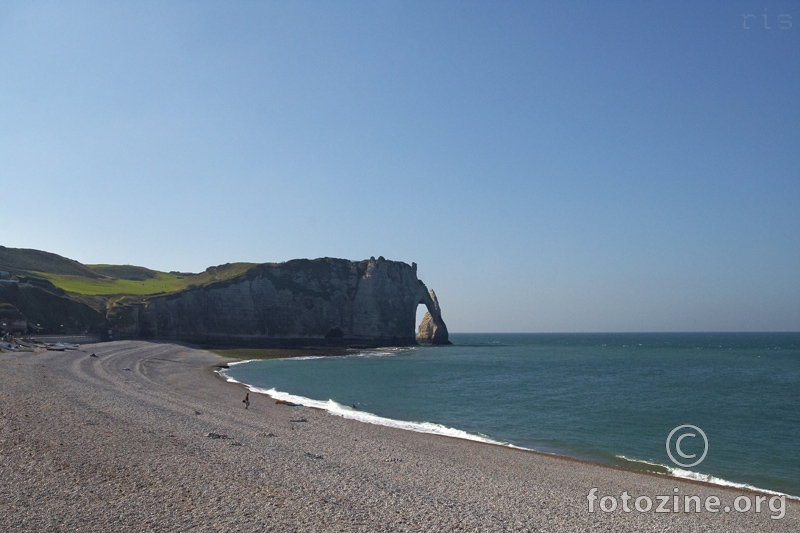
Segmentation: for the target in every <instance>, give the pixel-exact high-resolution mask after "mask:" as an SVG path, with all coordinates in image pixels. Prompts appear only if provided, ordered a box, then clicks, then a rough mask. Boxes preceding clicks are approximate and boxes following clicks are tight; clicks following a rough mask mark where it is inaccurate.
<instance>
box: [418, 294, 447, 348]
mask: <svg viewBox="0 0 800 533" xmlns="http://www.w3.org/2000/svg"><path fill="white" fill-rule="evenodd" d="M419 286H420V288H419V291H418V294H417V305H419V304H423V305H425V307H426V308H427V309H428V312H427V313H425V317H423V319H422V322H420V323H419V333H417V342H418V343H419V344H452V343H451V342H450V339H449V335H448V333H447V326H446V325H445V323H444V320H442V310H441V308H440V307H439V300H438V299H437V298H436V293H435V292H433V289H431V290H430V292H429V291H428V288H427V287H425V284H424V283H422V282H421V281H420V282H419Z"/></svg>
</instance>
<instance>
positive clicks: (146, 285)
mask: <svg viewBox="0 0 800 533" xmlns="http://www.w3.org/2000/svg"><path fill="white" fill-rule="evenodd" d="M253 266H255V265H254V263H231V264H226V265H221V266H218V267H211V268H209V269H208V270H206V271H205V272H201V273H200V274H189V275H187V274H179V273H169V272H157V271H154V270H149V272H151V273H152V275H151V276H150V277H147V278H143V277H139V278H138V279H136V278H134V279H130V277H131V276H130V274H128V276H129V277H128V279H126V278H117V277H102V278H87V277H83V276H70V275H63V274H52V273H49V272H33V274H35V275H37V276H40V277H42V278H44V279H46V280H47V281H49V282H50V283H52V284H53V285H55V286H56V287H58V288H59V289H63V290H65V291H67V292H74V293H77V294H85V295H105V296H113V295H121V294H135V295H148V294H158V293H168V292H177V291H180V290H183V289H186V288H188V287H190V286H202V285H207V284H209V283H213V282H215V281H224V280H228V279H231V278H235V277H236V276H239V275H240V274H244V273H245V272H247V270H249V269H250V268H251V267H253ZM102 268H103V270H101V272H102V271H105V272H113V271H117V272H123V271H129V272H133V270H131V269H141V270H147V269H143V268H142V267H131V266H127V265H126V266H114V265H103V267H102Z"/></svg>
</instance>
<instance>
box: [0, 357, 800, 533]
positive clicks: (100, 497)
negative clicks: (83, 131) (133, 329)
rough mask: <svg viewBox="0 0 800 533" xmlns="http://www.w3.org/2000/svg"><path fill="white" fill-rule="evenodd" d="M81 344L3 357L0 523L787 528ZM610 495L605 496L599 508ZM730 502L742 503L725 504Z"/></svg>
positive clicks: (206, 527) (197, 370) (207, 365)
mask: <svg viewBox="0 0 800 533" xmlns="http://www.w3.org/2000/svg"><path fill="white" fill-rule="evenodd" d="M82 350H84V351H65V352H47V351H39V352H37V353H9V352H3V353H0V371H2V378H0V529H1V530H3V531H83V530H98V531H111V530H115V531H176V530H180V531H281V532H283V531H548V532H560V531H570V532H573V531H596V532H601V531H603V532H605V531H609V532H610V531H631V532H633V531H676V532H677V531H680V532H684V531H691V532H706V531H707V532H720V531H726V532H738V531H741V532H746V531H747V532H749V531H786V532H790V531H791V532H796V531H800V504H798V502H796V501H792V500H786V502H785V516H784V517H783V518H781V519H779V520H775V519H772V518H771V517H775V516H777V515H779V514H780V512H779V511H773V510H771V509H770V507H769V502H768V501H765V502H763V503H760V507H761V512H760V513H756V512H755V509H754V507H755V501H756V497H757V495H756V494H754V493H750V492H746V491H741V490H729V489H724V488H722V487H718V486H712V485H706V484H701V483H692V482H688V481H681V480H677V479H673V478H667V477H663V476H656V475H648V474H642V473H638V472H631V471H625V470H621V469H615V468H610V467H606V466H603V465H597V464H592V463H585V462H581V461H575V460H571V459H566V458H559V457H553V456H548V455H543V454H537V453H531V452H526V451H521V450H514V449H510V448H505V447H501V446H494V445H489V444H482V443H478V442H472V441H464V440H458V439H453V438H448V437H441V436H435V435H426V434H419V433H412V432H408V431H403V430H398V429H394V428H387V427H382V426H373V425H368V424H362V423H359V422H355V421H352V420H345V419H342V418H339V417H335V416H332V415H329V414H327V413H325V412H322V411H317V410H314V409H310V408H305V407H288V406H285V405H276V404H275V401H274V400H272V399H271V398H269V397H266V396H263V395H258V394H253V393H250V402H251V405H250V408H249V409H245V408H244V404H243V403H242V400H243V399H244V395H245V392H246V390H245V389H244V388H243V387H242V386H240V385H236V384H232V383H227V382H226V381H224V380H223V379H221V378H220V377H218V376H217V375H216V374H215V373H214V366H215V365H221V364H226V363H229V362H230V361H231V360H229V359H224V358H221V357H219V356H216V355H214V354H211V353H208V352H204V351H199V350H193V349H190V348H187V347H184V346H179V345H175V344H165V343H152V342H127V341H126V342H114V343H104V344H96V345H86V346H84V347H83V348H82ZM92 352H94V353H96V355H97V356H98V357H91V356H90V353H92ZM215 437H216V438H215ZM592 488H597V489H598V491H597V493H596V494H597V495H598V500H597V501H595V502H594V512H589V502H588V499H587V495H588V494H589V492H590V491H591V489H592ZM674 489H678V495H679V500H680V506H679V511H678V512H672V511H673V500H672V496H673V495H674V494H675V491H674ZM623 491H626V492H627V493H628V494H629V495H630V496H632V499H631V500H630V501H629V502H627V503H626V505H627V506H628V507H629V508H630V509H631V511H630V512H625V511H624V510H623V509H622V506H623V501H622V498H621V495H622V493H623ZM609 495H610V496H614V497H615V498H616V502H617V508H616V510H615V511H613V512H609V513H606V512H603V511H602V510H601V509H600V498H602V497H603V496H609ZM658 495H667V496H669V497H670V498H669V504H668V505H667V506H666V508H667V509H668V510H669V512H666V513H656V512H654V511H655V508H656V506H657V505H659V502H658V500H657V498H656V497H657V496H658ZM639 496H647V497H649V498H650V499H651V500H652V501H653V502H654V503H653V508H652V509H651V510H650V511H649V512H639V511H637V510H636V509H635V507H634V500H635V498H636V497H639ZM685 496H698V497H699V499H700V500H701V501H702V502H706V500H707V498H709V497H710V496H717V497H719V498H720V505H719V509H718V510H719V512H717V513H712V512H709V511H707V510H705V508H703V509H701V512H699V513H696V512H694V509H692V511H691V512H688V513H686V512H684V510H683V509H684V507H683V501H684V497H685ZM738 496H744V497H747V499H748V501H749V502H751V509H750V511H749V512H744V513H740V512H737V511H736V510H734V509H733V504H734V500H735V498H736V497H738ZM767 498H768V496H767ZM611 503H612V502H611V500H610V499H606V500H605V504H606V508H610V506H611ZM640 503H641V504H642V505H641V506H642V507H644V503H646V502H644V500H642V501H641V502H640ZM739 503H740V508H741V507H743V505H744V503H745V502H744V500H739ZM773 503H774V504H775V505H776V506H777V505H778V503H779V502H777V501H775V502H773ZM726 506H727V507H729V508H730V512H727V513H726V512H725V511H724V508H725V507H726Z"/></svg>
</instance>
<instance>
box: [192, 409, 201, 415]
mask: <svg viewBox="0 0 800 533" xmlns="http://www.w3.org/2000/svg"><path fill="white" fill-rule="evenodd" d="M194 414H196V415H202V414H203V413H201V412H200V411H198V410H197V409H195V410H194Z"/></svg>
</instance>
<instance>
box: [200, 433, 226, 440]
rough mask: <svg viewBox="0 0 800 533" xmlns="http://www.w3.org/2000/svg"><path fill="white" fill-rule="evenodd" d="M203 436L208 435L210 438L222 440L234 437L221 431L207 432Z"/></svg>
mask: <svg viewBox="0 0 800 533" xmlns="http://www.w3.org/2000/svg"><path fill="white" fill-rule="evenodd" d="M203 436H204V437H208V438H209V439H222V440H226V439H232V437H229V436H227V435H222V434H220V433H206V434H205V435H203Z"/></svg>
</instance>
